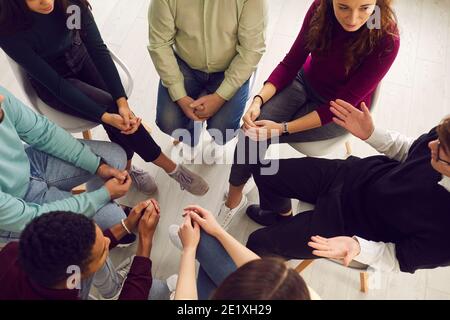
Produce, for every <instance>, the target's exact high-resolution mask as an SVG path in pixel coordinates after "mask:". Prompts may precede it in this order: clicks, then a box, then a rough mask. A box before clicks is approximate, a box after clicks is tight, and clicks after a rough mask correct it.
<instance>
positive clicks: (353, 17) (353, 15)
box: [349, 10, 359, 25]
mask: <svg viewBox="0 0 450 320" xmlns="http://www.w3.org/2000/svg"><path fill="white" fill-rule="evenodd" d="M358 19H359V12H358V10H353V11H352V13H351V15H350V20H349V24H351V25H356V24H358Z"/></svg>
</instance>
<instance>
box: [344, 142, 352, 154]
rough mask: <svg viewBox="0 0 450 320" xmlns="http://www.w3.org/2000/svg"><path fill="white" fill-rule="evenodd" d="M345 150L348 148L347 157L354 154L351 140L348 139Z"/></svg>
mask: <svg viewBox="0 0 450 320" xmlns="http://www.w3.org/2000/svg"><path fill="white" fill-rule="evenodd" d="M345 150H346V152H347V154H346V156H347V157H350V156H351V155H352V153H353V150H352V143H351V142H350V140H348V141H347V142H346V143H345Z"/></svg>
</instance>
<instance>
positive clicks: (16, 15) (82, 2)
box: [0, 0, 91, 35]
mask: <svg viewBox="0 0 450 320" xmlns="http://www.w3.org/2000/svg"><path fill="white" fill-rule="evenodd" d="M71 4H75V5H79V6H81V7H82V8H91V6H90V4H89V2H88V1H87V0H55V10H58V11H60V12H64V13H66V12H67V8H68V7H69V6H70V5H71ZM32 22H33V19H32V16H31V11H30V9H29V8H28V6H27V3H26V0H0V35H11V34H14V33H17V32H21V31H25V30H27V29H28V28H30V27H31V24H32Z"/></svg>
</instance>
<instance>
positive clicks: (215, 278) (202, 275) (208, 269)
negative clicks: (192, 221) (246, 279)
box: [197, 231, 237, 300]
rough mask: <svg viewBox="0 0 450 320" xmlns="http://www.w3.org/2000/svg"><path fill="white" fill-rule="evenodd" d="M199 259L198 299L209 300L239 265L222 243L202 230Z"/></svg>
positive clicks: (198, 252) (198, 250)
mask: <svg viewBox="0 0 450 320" xmlns="http://www.w3.org/2000/svg"><path fill="white" fill-rule="evenodd" d="M197 260H198V262H199V263H200V268H199V271H198V277H197V290H198V299H199V300H208V299H209V298H210V297H211V294H212V293H213V292H214V290H215V289H217V288H218V287H219V286H220V284H221V283H222V282H223V281H224V280H225V279H226V278H227V277H228V276H229V275H230V274H232V273H233V272H234V271H236V270H237V267H236V264H235V263H234V262H233V259H231V257H230V255H229V254H228V253H227V251H226V250H225V248H224V247H223V246H222V244H221V243H220V242H219V241H218V240H217V239H216V238H214V237H212V236H210V235H209V234H207V233H206V232H204V231H201V237H200V243H199V245H198V248H197Z"/></svg>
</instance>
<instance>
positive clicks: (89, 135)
mask: <svg viewBox="0 0 450 320" xmlns="http://www.w3.org/2000/svg"><path fill="white" fill-rule="evenodd" d="M83 139H84V140H92V132H91V130H87V131H83Z"/></svg>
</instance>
